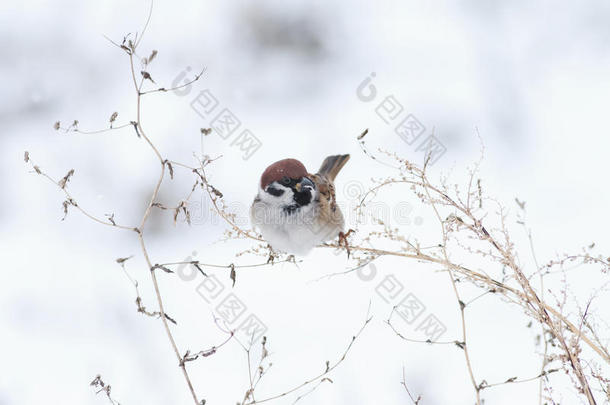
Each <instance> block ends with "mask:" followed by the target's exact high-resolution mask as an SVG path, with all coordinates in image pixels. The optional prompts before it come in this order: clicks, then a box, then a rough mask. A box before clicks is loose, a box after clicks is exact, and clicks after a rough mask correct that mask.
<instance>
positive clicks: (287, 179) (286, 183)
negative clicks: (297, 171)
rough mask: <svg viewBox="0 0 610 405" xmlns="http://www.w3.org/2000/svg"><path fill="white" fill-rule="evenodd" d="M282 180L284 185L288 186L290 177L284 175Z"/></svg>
mask: <svg viewBox="0 0 610 405" xmlns="http://www.w3.org/2000/svg"><path fill="white" fill-rule="evenodd" d="M281 182H282V184H283V185H285V186H288V185H289V184H290V179H289V178H288V177H286V176H284V177H282V180H281Z"/></svg>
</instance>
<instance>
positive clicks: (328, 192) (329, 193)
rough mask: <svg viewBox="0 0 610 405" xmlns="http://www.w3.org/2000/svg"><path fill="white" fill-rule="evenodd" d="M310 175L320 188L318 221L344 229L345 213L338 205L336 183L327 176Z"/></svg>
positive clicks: (317, 187)
mask: <svg viewBox="0 0 610 405" xmlns="http://www.w3.org/2000/svg"><path fill="white" fill-rule="evenodd" d="M310 177H311V179H312V181H313V182H314V184H315V185H316V189H317V190H318V221H320V222H321V223H322V224H326V225H330V226H333V225H334V226H337V227H338V228H339V230H341V229H343V225H344V220H343V214H342V213H341V210H340V209H339V208H338V207H337V199H336V196H335V185H334V184H333V182H332V181H330V180H329V179H328V178H327V177H326V176H321V175H319V174H311V175H310Z"/></svg>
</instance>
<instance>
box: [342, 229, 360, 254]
mask: <svg viewBox="0 0 610 405" xmlns="http://www.w3.org/2000/svg"><path fill="white" fill-rule="evenodd" d="M353 232H356V231H354V230H353V229H350V230H348V231H347V232H345V233H344V232H339V246H343V247H345V251H346V252H347V258H348V259H349V255H350V250H349V241H348V240H347V238H348V237H349V236H350V235H351V234H352V233H353Z"/></svg>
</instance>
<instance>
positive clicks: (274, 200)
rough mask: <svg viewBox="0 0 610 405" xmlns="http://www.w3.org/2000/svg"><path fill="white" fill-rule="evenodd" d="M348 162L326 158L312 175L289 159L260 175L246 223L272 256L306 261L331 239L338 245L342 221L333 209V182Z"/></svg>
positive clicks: (345, 158)
mask: <svg viewBox="0 0 610 405" xmlns="http://www.w3.org/2000/svg"><path fill="white" fill-rule="evenodd" d="M349 157H350V156H349V155H333V156H328V157H327V158H326V159H324V161H323V162H322V165H321V166H320V169H318V172H317V173H315V174H311V173H308V171H307V169H306V168H305V165H303V163H301V162H300V161H298V160H297V159H292V158H288V159H282V160H279V161H277V162H275V163H273V164H271V165H270V166H269V167H267V168H266V169H265V171H264V172H263V174H262V176H261V179H260V182H259V185H258V193H257V195H256V197H255V198H254V202H253V203H252V206H251V208H250V218H251V220H252V224H253V225H254V227H255V228H258V229H259V230H260V233H261V234H262V236H263V238H264V239H265V240H266V241H267V243H268V244H269V246H270V247H271V249H272V250H273V251H275V252H283V253H287V254H290V255H299V256H305V255H307V254H308V253H309V252H310V251H311V250H312V249H313V248H314V247H315V246H317V245H318V244H320V243H322V242H326V241H329V240H331V239H334V238H335V237H339V243H340V244H341V240H342V239H341V238H342V237H343V238H344V237H345V234H344V233H343V231H344V227H345V220H344V218H343V214H342V212H341V209H340V208H339V206H338V205H337V200H336V194H335V185H334V181H335V178H336V177H337V174H338V173H339V171H340V170H341V169H342V168H343V166H344V165H345V164H346V163H347V161H348V160H349ZM345 243H346V248H347V241H345ZM348 254H349V250H348Z"/></svg>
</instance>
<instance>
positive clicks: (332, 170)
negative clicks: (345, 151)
mask: <svg viewBox="0 0 610 405" xmlns="http://www.w3.org/2000/svg"><path fill="white" fill-rule="evenodd" d="M348 160H349V155H333V156H329V157H327V158H326V159H324V162H322V166H320V169H319V170H318V173H317V174H319V175H321V176H326V177H328V178H329V180H330V181H334V180H335V177H337V174H338V173H339V171H340V170H341V169H342V168H343V166H345V164H346V163H347V161H348Z"/></svg>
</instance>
